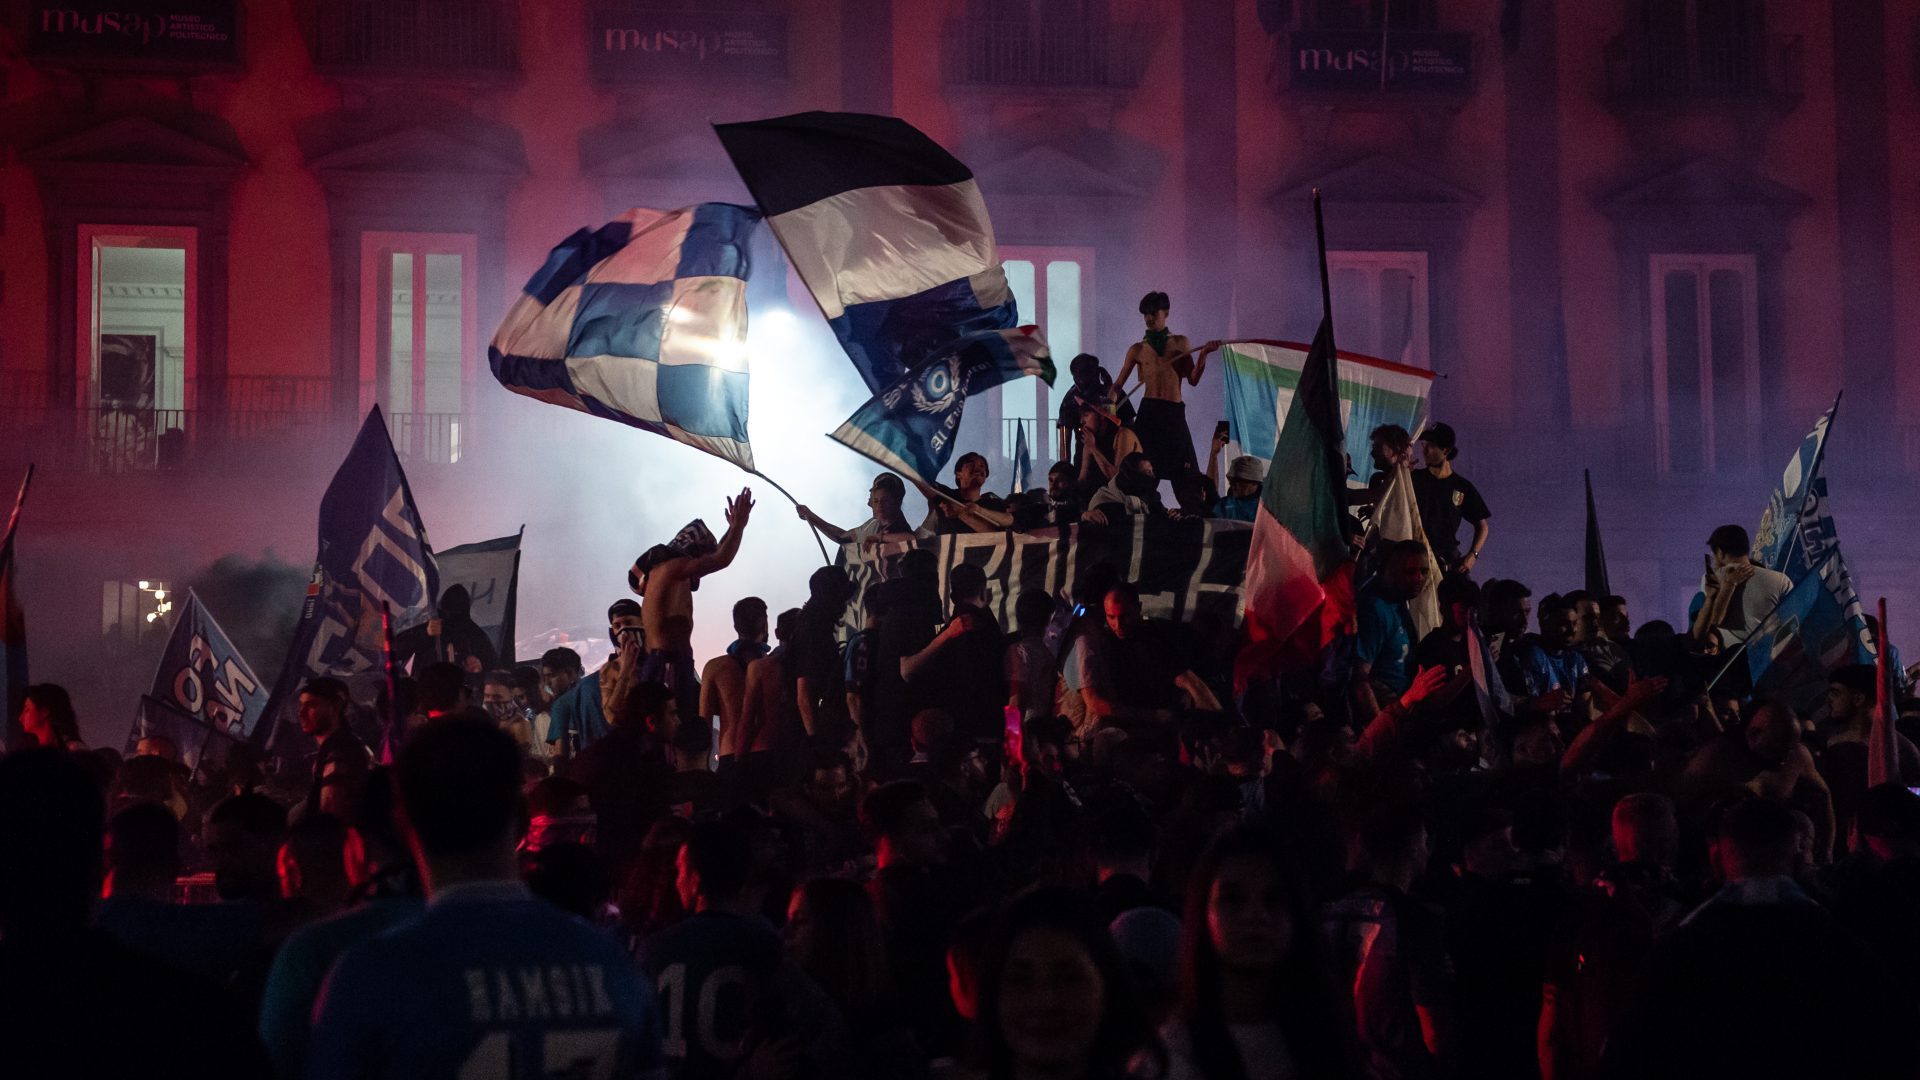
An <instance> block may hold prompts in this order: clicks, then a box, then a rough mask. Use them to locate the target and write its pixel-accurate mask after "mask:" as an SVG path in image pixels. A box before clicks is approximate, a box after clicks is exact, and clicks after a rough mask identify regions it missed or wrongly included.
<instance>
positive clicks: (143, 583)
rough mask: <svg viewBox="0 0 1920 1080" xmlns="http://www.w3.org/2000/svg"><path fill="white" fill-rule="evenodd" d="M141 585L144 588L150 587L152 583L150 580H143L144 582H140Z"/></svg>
mask: <svg viewBox="0 0 1920 1080" xmlns="http://www.w3.org/2000/svg"><path fill="white" fill-rule="evenodd" d="M140 587H141V588H142V589H146V588H150V587H151V585H150V584H149V583H148V582H145V581H143V582H141V583H140Z"/></svg>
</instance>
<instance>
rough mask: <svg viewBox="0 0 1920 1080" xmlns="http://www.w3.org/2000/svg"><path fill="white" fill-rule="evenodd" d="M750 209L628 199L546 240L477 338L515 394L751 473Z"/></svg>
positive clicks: (752, 217) (753, 218) (755, 216)
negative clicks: (495, 320) (508, 301)
mask: <svg viewBox="0 0 1920 1080" xmlns="http://www.w3.org/2000/svg"><path fill="white" fill-rule="evenodd" d="M759 220H760V215H759V214H758V213H757V212H755V211H754V210H753V209H752V208H750V207H745V206H733V205H729V204H727V203H701V204H699V205H698V206H690V207H686V208H684V209H680V210H671V211H662V210H629V211H627V212H626V213H624V214H622V215H620V216H619V217H618V218H616V219H614V220H613V221H610V222H608V223H607V224H606V225H603V226H601V227H600V228H599V229H597V230H591V231H589V230H587V229H581V230H580V231H578V232H576V233H574V234H573V235H572V236H569V237H567V238H566V239H565V240H564V241H562V242H561V243H560V246H558V247H556V248H554V249H553V252H552V253H551V254H549V255H548V256H547V261H546V264H545V265H544V266H542V267H541V268H540V270H539V272H537V273H535V274H534V275H533V277H532V279H531V280H529V281H528V282H527V287H526V289H525V290H524V291H523V292H522V293H521V295H520V298H519V299H518V300H515V301H514V303H513V306H512V307H511V308H509V309H508V310H507V315H506V318H505V319H503V320H501V323H500V329H499V331H498V332H496V333H495V334H494V336H493V344H492V345H491V346H490V347H489V348H488V349H487V360H488V362H489V364H491V366H492V368H493V377H494V378H496V379H498V380H499V381H500V385H502V386H504V387H506V388H507V389H509V390H512V391H513V392H514V393H516V394H524V395H526V396H527V397H530V398H535V399H538V400H540V401H545V402H547V403H549V404H552V405H564V406H566V407H567V408H569V409H578V410H579V411H581V412H585V413H592V414H593V415H594V416H599V417H604V418H605V419H608V420H617V421H619V422H621V423H623V424H630V425H632V426H633V427H637V428H640V429H642V430H644V431H651V432H654V433H655V434H658V435H665V436H666V437H667V438H670V439H673V440H674V441H676V442H682V443H686V444H687V445H688V446H692V447H695V448H697V449H700V450H705V451H706V452H707V453H709V454H713V455H715V456H717V457H722V458H725V459H726V460H728V461H731V462H733V463H734V464H736V465H738V466H740V467H741V468H743V469H746V470H748V471H749V472H751V471H752V470H753V451H752V449H751V448H750V447H749V446H748V444H747V275H748V272H749V270H750V261H751V260H750V258H749V251H748V249H749V246H750V243H751V241H752V238H753V229H754V226H755V225H756V224H757V223H758V222H759Z"/></svg>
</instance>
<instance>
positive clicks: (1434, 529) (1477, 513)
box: [1413, 424, 1492, 574]
mask: <svg viewBox="0 0 1920 1080" xmlns="http://www.w3.org/2000/svg"><path fill="white" fill-rule="evenodd" d="M1420 449H1421V452H1422V454H1423V455H1424V456H1425V458H1426V462H1427V467H1426V468H1425V469H1417V470H1415V471H1414V474H1413V501H1414V503H1415V505H1417V506H1418V507H1419V508H1420V524H1421V525H1422V526H1423V527H1424V528H1425V529H1426V531H1427V543H1429V544H1431V545H1433V557H1434V558H1436V559H1438V560H1440V565H1441V566H1442V567H1444V568H1445V569H1446V571H1447V573H1449V574H1468V573H1472V572H1473V567H1474V564H1475V563H1477V562H1478V561H1479V560H1480V552H1481V551H1482V549H1484V548H1485V547H1486V546H1487V532H1488V529H1487V519H1488V518H1489V517H1491V516H1492V512H1491V511H1489V510H1488V509H1487V504H1486V500H1484V499H1482V498H1481V497H1480V489H1479V488H1476V487H1474V486H1473V482H1472V481H1471V480H1468V479H1467V478H1466V477H1464V476H1461V475H1460V474H1459V473H1457V472H1455V471H1454V469H1453V459H1454V456H1455V455H1457V454H1458V453H1459V452H1460V450H1459V444H1458V441H1457V439H1456V438H1455V436H1454V433H1453V428H1452V427H1450V426H1448V425H1446V424H1434V425H1433V426H1431V427H1429V428H1427V430H1426V433H1425V434H1424V435H1422V436H1421V437H1420ZM1462 521H1466V522H1471V523H1472V525H1473V544H1472V546H1470V547H1469V548H1467V550H1466V551H1465V552H1462V551H1461V550H1460V536H1459V533H1460V523H1461V522H1462Z"/></svg>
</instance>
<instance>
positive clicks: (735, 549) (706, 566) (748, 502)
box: [687, 488, 753, 577]
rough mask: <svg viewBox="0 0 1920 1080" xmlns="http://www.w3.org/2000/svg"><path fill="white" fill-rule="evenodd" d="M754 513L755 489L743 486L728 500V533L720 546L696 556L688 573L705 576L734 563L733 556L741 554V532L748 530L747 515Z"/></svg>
mask: <svg viewBox="0 0 1920 1080" xmlns="http://www.w3.org/2000/svg"><path fill="white" fill-rule="evenodd" d="M752 513H753V489H752V488H741V489H740V494H739V495H738V496H737V497H735V498H731V499H728V500H727V534H726V535H725V536H722V537H721V538H720V546H719V547H717V548H715V549H713V551H711V552H709V553H708V554H705V555H698V556H695V557H694V558H693V559H692V560H691V563H690V565H689V566H688V567H687V573H689V574H691V575H693V576H694V577H705V576H706V575H708V574H711V573H713V572H714V571H716V570H725V569H726V568H727V567H729V566H731V565H733V557H734V556H735V555H738V554H740V534H742V533H744V532H746V531H747V517H748V515H750V514H752Z"/></svg>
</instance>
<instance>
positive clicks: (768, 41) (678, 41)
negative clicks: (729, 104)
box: [589, 8, 787, 80]
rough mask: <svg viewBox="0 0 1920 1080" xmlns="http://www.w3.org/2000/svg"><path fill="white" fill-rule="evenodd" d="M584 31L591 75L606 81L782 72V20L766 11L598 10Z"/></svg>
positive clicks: (784, 39)
mask: <svg viewBox="0 0 1920 1080" xmlns="http://www.w3.org/2000/svg"><path fill="white" fill-rule="evenodd" d="M589 32H590V33H591V34H592V40H591V42H590V45H591V48H592V56H593V70H594V74H596V75H598V76H600V77H601V78H605V79H614V80H620V79H646V78H649V77H651V76H655V75H660V74H668V73H673V74H686V73H690V72H699V71H711V72H716V73H725V74H731V75H775V76H778V75H784V74H786V71H787V21H786V19H784V18H782V17H781V16H779V15H774V14H769V13H766V12H753V11H648V10H644V9H642V10H629V9H624V8H600V9H596V10H594V12H593V16H592V22H591V23H590V24H589Z"/></svg>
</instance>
